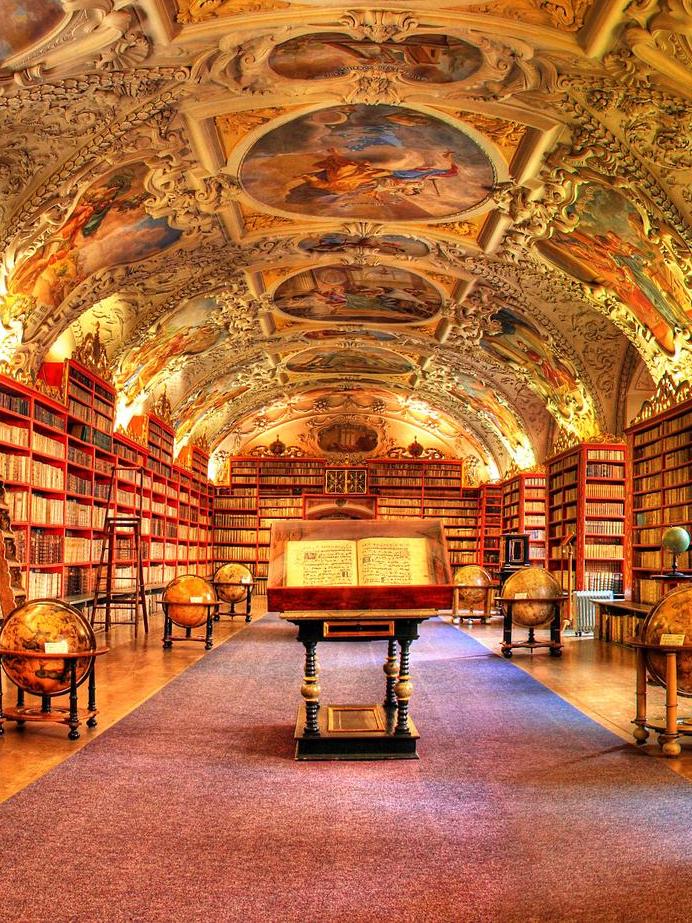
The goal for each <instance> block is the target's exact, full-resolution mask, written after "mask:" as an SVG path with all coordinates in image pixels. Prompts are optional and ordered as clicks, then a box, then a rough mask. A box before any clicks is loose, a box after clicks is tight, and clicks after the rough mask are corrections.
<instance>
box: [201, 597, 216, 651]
mask: <svg viewBox="0 0 692 923" xmlns="http://www.w3.org/2000/svg"><path fill="white" fill-rule="evenodd" d="M216 608H217V609H218V606H217V607H216ZM213 637H214V606H209V608H208V609H207V631H206V635H205V636H204V650H205V651H210V650H211V648H212V644H213V643H214V642H213V640H212V639H213Z"/></svg>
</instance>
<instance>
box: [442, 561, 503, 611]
mask: <svg viewBox="0 0 692 923" xmlns="http://www.w3.org/2000/svg"><path fill="white" fill-rule="evenodd" d="M492 582H493V581H492V578H491V576H490V574H489V573H488V571H487V570H485V569H484V568H483V567H481V566H480V565H478V564H465V565H464V566H463V567H459V568H457V570H456V571H455V573H454V602H453V604H452V606H453V607H452V619H453V621H454V622H459V621H461V619H462V618H465V619H480V620H481V621H482V622H483V623H484V624H485V623H486V622H487V621H488V618H489V615H490V593H491V590H492ZM462 612H463V613H464V615H463V616H462V615H461V613H462Z"/></svg>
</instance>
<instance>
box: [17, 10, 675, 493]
mask: <svg viewBox="0 0 692 923" xmlns="http://www.w3.org/2000/svg"><path fill="white" fill-rule="evenodd" d="M0 23H2V25H0V122H1V125H2V140H1V141H0V234H1V236H2V247H1V249H0V253H1V254H2V263H1V264H0V304H1V306H2V317H1V320H2V329H1V330H0V335H1V341H0V342H1V349H0V360H1V361H2V363H3V368H4V369H5V370H6V371H9V372H10V374H13V375H16V376H19V377H22V378H25V379H27V380H28V379H32V378H33V377H35V376H36V374H37V370H38V369H39V367H40V365H41V362H42V361H44V360H45V359H59V358H63V357H65V356H69V355H71V354H72V353H73V352H74V350H75V349H77V348H79V347H80V346H83V345H84V342H85V339H86V340H87V341H88V340H89V339H90V336H91V337H93V334H94V333H95V332H96V331H97V330H98V336H99V338H100V342H101V343H102V344H103V347H104V349H105V358H106V364H107V365H108V371H109V373H110V374H111V375H112V377H113V380H114V382H115V384H116V386H117V389H118V394H119V398H118V418H119V421H120V422H121V423H122V424H123V425H124V426H127V423H128V420H129V419H130V418H131V417H132V416H133V415H134V414H138V413H141V412H143V411H146V410H150V409H152V408H153V407H154V406H155V405H156V406H160V399H161V397H162V394H163V392H164V391H165V395H166V399H167V400H169V401H170V405H171V409H172V419H173V422H174V425H175V426H176V432H177V441H178V445H183V444H185V443H186V442H187V441H189V440H193V441H194V440H199V439H206V440H208V442H209V444H210V445H211V447H212V448H213V449H215V450H216V451H217V453H223V452H226V451H231V452H235V451H250V450H252V448H253V447H255V448H256V447H257V446H261V445H268V444H269V443H271V442H272V440H274V439H275V438H276V437H277V436H279V437H280V439H281V441H282V442H283V444H284V445H286V446H289V447H290V446H297V447H298V450H300V451H309V452H311V453H312V452H320V451H325V452H332V453H334V452H337V453H338V452H339V451H342V450H345V449H348V448H349V447H350V448H351V449H352V450H353V451H358V452H360V453H361V454H365V455H367V454H368V452H375V453H376V454H382V453H383V452H392V453H394V454H396V452H398V451H401V450H402V448H403V449H405V447H406V445H407V444H408V442H409V441H411V440H413V439H417V441H418V442H419V444H421V445H423V446H424V447H425V448H429V449H430V450H432V451H437V452H439V453H440V454H442V455H447V456H451V455H457V456H458V455H463V456H468V457H469V458H473V459H475V461H474V463H473V464H474V466H475V469H476V470H477V471H478V472H479V473H480V474H481V475H483V476H490V477H493V476H497V475H498V474H501V473H503V472H505V471H506V470H507V469H508V468H510V467H511V466H513V465H518V466H520V467H528V466H530V465H532V464H533V463H535V462H539V461H541V460H542V459H543V458H544V457H545V455H546V453H547V452H548V451H549V449H550V447H551V446H552V445H553V443H554V442H555V440H556V439H557V438H576V437H578V438H585V437H591V436H597V435H599V434H603V433H617V432H620V431H621V429H622V426H623V424H624V423H625V422H626V420H625V417H626V415H627V412H628V407H627V401H626V396H627V394H628V392H631V391H632V389H635V390H636V389H638V390H639V391H641V392H642V393H644V394H645V393H646V392H647V390H649V391H650V390H652V389H653V387H654V385H655V384H656V382H658V381H659V380H660V379H661V377H662V376H663V374H664V373H666V372H667V373H668V374H669V375H670V376H671V377H672V378H673V379H674V380H681V379H683V378H689V377H690V376H691V372H692V343H691V337H690V331H691V330H692V296H691V294H690V275H691V266H692V263H691V260H690V214H691V212H692V191H691V190H692V184H691V182H690V180H691V179H692V142H691V139H692V134H691V129H690V125H691V115H692V105H691V103H690V94H691V88H692V44H691V38H690V37H691V36H692V19H691V18H690V3H689V0H660V2H648V0H641V2H631V3H627V2H622V0H616V2H609V0H602V2H599V0H596V2H589V0H513V2H508V0H485V2H475V0H468V2H464V0H436V2H434V3H433V2H430V0H420V2H419V3H418V4H416V5H415V7H406V6H402V5H401V4H399V3H394V2H383V3H381V4H379V5H377V6H362V5H358V4H352V5H349V4H343V3H340V2H336V0H319V2H317V0H302V2H300V3H299V2H292V0H177V2H173V0H140V2H132V3H130V2H126V0H31V2H29V0H0ZM157 402H158V404H157ZM349 427H350V429H349ZM359 428H360V429H359ZM353 432H356V433H360V436H359V437H358V438H357V439H356V440H355V442H354V441H353V438H354V437H353ZM349 433H350V435H348V434H349ZM344 434H346V435H344ZM373 434H374V435H373ZM344 439H346V441H347V442H349V440H350V442H349V444H348V445H346V446H344V445H342V444H341V443H342V442H343V441H344Z"/></svg>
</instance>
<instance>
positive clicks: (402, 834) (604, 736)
mask: <svg viewBox="0 0 692 923" xmlns="http://www.w3.org/2000/svg"><path fill="white" fill-rule="evenodd" d="M294 638H295V630H294V629H293V628H292V627H291V626H286V625H284V624H283V623H281V622H279V620H278V619H276V618H275V617H273V616H268V617H267V618H265V619H264V620H262V621H261V622H258V623H257V624H255V625H252V626H251V627H250V628H249V629H248V630H247V631H243V632H241V633H240V634H239V635H238V636H236V637H235V638H233V639H232V640H231V641H229V642H228V643H226V644H225V645H224V646H222V647H220V648H218V649H217V650H215V651H213V652H211V653H210V654H209V655H208V656H207V657H205V658H204V660H202V661H200V662H199V663H198V664H196V665H195V666H193V667H192V668H190V669H189V670H188V671H187V672H185V673H184V674H182V675H181V676H180V677H178V678H177V679H176V680H174V681H173V682H172V683H170V684H169V685H168V686H167V687H166V688H165V689H164V690H162V691H161V692H160V693H159V694H158V695H156V696H155V697H154V698H152V699H150V700H149V701H147V702H146V703H145V704H144V705H143V706H141V707H140V708H138V709H137V710H136V711H135V712H133V713H132V714H131V715H130V716H128V717H127V718H126V719H124V720H123V721H121V722H120V723H119V724H117V725H116V726H115V727H113V728H111V729H110V730H109V731H107V732H106V733H105V734H103V735H102V736H101V737H99V738H98V739H97V740H95V741H94V742H93V743H92V744H90V745H89V746H88V747H86V748H84V749H83V750H81V751H79V752H78V753H76V754H75V756H74V757H73V758H71V759H70V760H68V761H67V762H65V763H63V764H62V765H61V766H60V767H58V768H57V769H55V770H53V771H52V772H51V773H49V774H48V775H47V776H45V777H44V778H43V779H42V780H40V781H39V782H37V783H35V784H34V785H32V786H31V787H30V788H28V789H26V790H25V791H23V792H21V793H20V794H18V795H16V796H15V797H14V798H12V799H10V800H9V801H7V802H5V803H4V804H2V805H0V843H1V845H2V852H1V853H0V919H2V921H3V923H10V921H12V923H14V921H26V923H44V921H46V923H48V921H50V923H63V921H64V923H67V921H79V923H82V921H85V923H86V921H89V923H96V921H166V923H177V921H197V920H200V921H201V920H205V921H210V923H215V921H236V920H237V921H241V920H242V921H248V923H255V921H270V923H274V921H277V923H292V921H296V923H303V921H305V923H308V921H349V923H366V921H389V920H391V921H397V923H409V921H410V923H413V921H416V923H427V921H450V923H451V921H455V923H457V921H479V923H480V921H498V923H511V921H517V923H518V921H522V923H531V921H586V920H598V921H658V920H660V921H664V920H665V921H669V923H675V921H683V920H688V919H689V918H690V898H689V893H690V890H689V889H690V885H689V873H690V870H691V861H690V847H691V846H692V833H691V826H692V825H691V823H690V809H691V808H692V788H691V787H690V786H689V784H688V783H686V782H685V781H684V780H682V779H681V778H679V777H678V776H676V775H675V774H673V773H672V772H671V771H670V770H669V769H668V768H667V767H665V766H664V765H662V764H661V762H660V761H658V760H654V759H650V758H647V757H645V756H643V755H642V754H638V753H637V752H636V750H635V749H634V748H633V747H629V746H628V745H625V744H623V743H622V742H621V741H620V740H619V739H618V738H616V737H615V736H613V735H611V734H610V733H608V732H607V731H605V730H603V729H602V728H601V727H599V726H598V725H596V724H595V723H593V722H592V721H591V720H589V719H588V718H586V717H584V716H583V715H581V714H580V713H579V712H577V711H576V710H575V709H574V708H572V707H571V706H570V705H568V704H567V703H565V702H564V701H562V700H561V699H559V698H558V697H557V696H555V695H554V694H553V693H551V692H549V691H548V690H547V689H545V688H544V687H543V686H541V685H539V684H538V683H537V682H535V681H534V680H533V679H532V678H531V677H529V676H528V675H527V674H526V673H524V672H523V671H522V670H520V669H518V668H516V667H515V666H514V665H512V664H510V663H507V662H505V661H503V660H501V659H500V658H498V657H495V656H494V655H492V654H490V653H488V652H487V651H486V650H485V649H484V648H483V647H482V646H481V645H480V644H478V643H477V642H475V641H474V640H473V639H471V638H469V637H468V636H466V635H464V634H461V633H460V632H458V631H456V630H455V629H453V628H452V627H451V626H449V625H447V624H445V623H442V622H439V621H436V620H434V621H432V622H429V623H427V624H426V625H424V626H423V628H422V637H421V640H420V641H418V642H416V643H415V644H414V646H413V658H412V667H413V670H412V673H413V680H414V684H415V688H414V697H413V700H412V714H413V717H414V719H415V720H416V722H417V724H418V727H419V729H420V731H421V735H422V741H421V744H420V753H421V757H422V759H421V760H420V761H418V762H406V761H397V762H373V763H367V762H366V763H356V762H351V763H296V762H294V761H293V758H292V756H293V741H292V733H293V724H294V720H295V710H296V706H297V704H298V698H299V692H298V690H299V684H300V677H301V671H302V647H300V646H299V645H298V644H297V643H296V641H295V640H294ZM319 651H320V660H321V662H322V677H321V679H322V699H323V701H325V702H329V701H331V702H338V701H342V702H359V701H360V702H369V701H378V700H380V699H381V697H382V692H383V680H384V676H383V673H382V670H381V662H382V659H383V657H384V644H379V643H378V644H375V643H371V644H345V643H341V644H331V645H327V644H323V645H320V648H319ZM10 733H11V732H10ZM27 733H40V731H31V730H30V731H27Z"/></svg>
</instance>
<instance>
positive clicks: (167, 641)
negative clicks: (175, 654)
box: [161, 574, 219, 651]
mask: <svg viewBox="0 0 692 923" xmlns="http://www.w3.org/2000/svg"><path fill="white" fill-rule="evenodd" d="M161 605H162V606H163V646H164V649H165V650H167V649H169V648H170V647H172V646H173V642H174V641H202V642H203V643H204V649H205V650H207V651H208V650H210V649H211V646H212V634H213V620H214V615H215V614H216V611H217V609H218V605H219V602H218V599H217V598H216V593H215V591H214V587H213V586H212V585H211V583H209V581H208V580H205V579H204V577H198V576H197V574H181V575H180V576H179V577H176V578H175V579H174V580H171V582H170V583H169V584H168V586H167V587H166V589H165V590H164V591H163V597H162V599H161ZM205 623H206V633H205V636H204V637H203V638H196V637H193V636H192V629H193V628H198V627H199V626H200V625H204V624H205ZM174 624H175V625H179V626H180V627H181V628H184V629H185V635H184V637H180V636H174V635H173V625H174Z"/></svg>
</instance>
